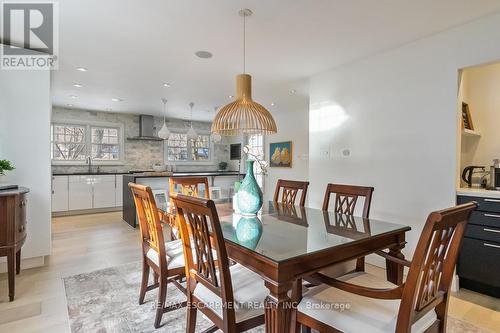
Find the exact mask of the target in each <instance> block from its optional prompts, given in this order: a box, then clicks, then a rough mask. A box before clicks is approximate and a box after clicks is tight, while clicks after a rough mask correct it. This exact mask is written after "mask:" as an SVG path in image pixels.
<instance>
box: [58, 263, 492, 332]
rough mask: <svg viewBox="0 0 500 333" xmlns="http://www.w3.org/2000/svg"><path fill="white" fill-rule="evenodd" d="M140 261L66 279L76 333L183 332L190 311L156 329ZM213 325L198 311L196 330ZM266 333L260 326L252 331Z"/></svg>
mask: <svg viewBox="0 0 500 333" xmlns="http://www.w3.org/2000/svg"><path fill="white" fill-rule="evenodd" d="M141 266H142V264H141V263H140V262H136V263H130V264H126V265H121V266H118V267H112V268H106V269H102V270H98V271H95V272H91V273H85V274H78V275H74V276H70V277H67V278H64V286H65V288H66V298H67V301H68V313H69V319H70V325H71V332H72V333H90V332H98V333H115V332H116V333H118V332H119V333H129V332H130V333H132V332H134V333H136V332H137V333H138V332H141V333H147V332H169V333H183V332H185V327H186V326H185V325H186V316H185V314H186V311H185V309H180V310H176V311H172V312H168V313H165V314H164V315H163V319H162V324H163V326H162V327H161V328H159V329H157V330H155V329H154V327H153V322H154V317H155V300H156V292H157V291H156V290H152V291H149V292H147V293H146V299H145V304H143V305H139V304H138V302H137V299H138V293H139V286H140V279H141ZM183 298H185V296H184V295H183V294H182V293H181V292H180V291H179V290H178V289H177V288H175V287H174V286H169V288H168V292H167V300H169V301H171V302H176V301H179V300H182V299H183ZM210 326H211V322H210V321H208V320H206V319H204V318H203V316H202V315H201V313H200V312H198V324H197V326H196V328H197V329H196V331H197V332H201V331H202V330H204V329H206V328H208V327H210ZM248 332H251V333H263V332H264V328H263V327H259V328H256V329H254V330H251V331H248ZM448 332H453V333H455V332H458V333H461V332H471V333H487V331H485V330H482V329H480V328H477V327H475V326H473V325H471V324H469V323H467V322H464V321H461V320H458V319H455V318H452V317H449V318H448Z"/></svg>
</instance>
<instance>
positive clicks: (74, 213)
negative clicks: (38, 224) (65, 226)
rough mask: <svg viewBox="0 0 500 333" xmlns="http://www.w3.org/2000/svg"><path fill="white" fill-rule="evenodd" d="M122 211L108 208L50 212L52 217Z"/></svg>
mask: <svg viewBox="0 0 500 333" xmlns="http://www.w3.org/2000/svg"><path fill="white" fill-rule="evenodd" d="M122 209H123V207H109V208H95V209H78V210H68V211H66V212H52V217H60V216H71V215H83V214H99V213H110V212H119V211H121V210H122Z"/></svg>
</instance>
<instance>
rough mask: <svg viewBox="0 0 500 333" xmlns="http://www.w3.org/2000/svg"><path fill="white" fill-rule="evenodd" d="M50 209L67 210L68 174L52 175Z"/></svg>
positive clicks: (55, 210)
mask: <svg viewBox="0 0 500 333" xmlns="http://www.w3.org/2000/svg"><path fill="white" fill-rule="evenodd" d="M52 211H53V212H66V211H68V176H53V177H52Z"/></svg>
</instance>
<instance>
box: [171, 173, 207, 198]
mask: <svg viewBox="0 0 500 333" xmlns="http://www.w3.org/2000/svg"><path fill="white" fill-rule="evenodd" d="M168 183H169V191H170V193H175V192H176V187H178V186H180V188H181V192H180V193H182V194H184V195H189V196H192V197H200V185H204V186H205V192H204V197H205V198H206V199H210V193H209V192H210V191H209V189H208V179H207V177H170V178H169V179H168Z"/></svg>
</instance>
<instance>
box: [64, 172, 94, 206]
mask: <svg viewBox="0 0 500 333" xmlns="http://www.w3.org/2000/svg"><path fill="white" fill-rule="evenodd" d="M92 177H93V176H91V175H89V176H68V183H69V186H68V192H69V194H68V209H69V210H80V209H91V208H92V204H93V198H92V195H93V194H92Z"/></svg>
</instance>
